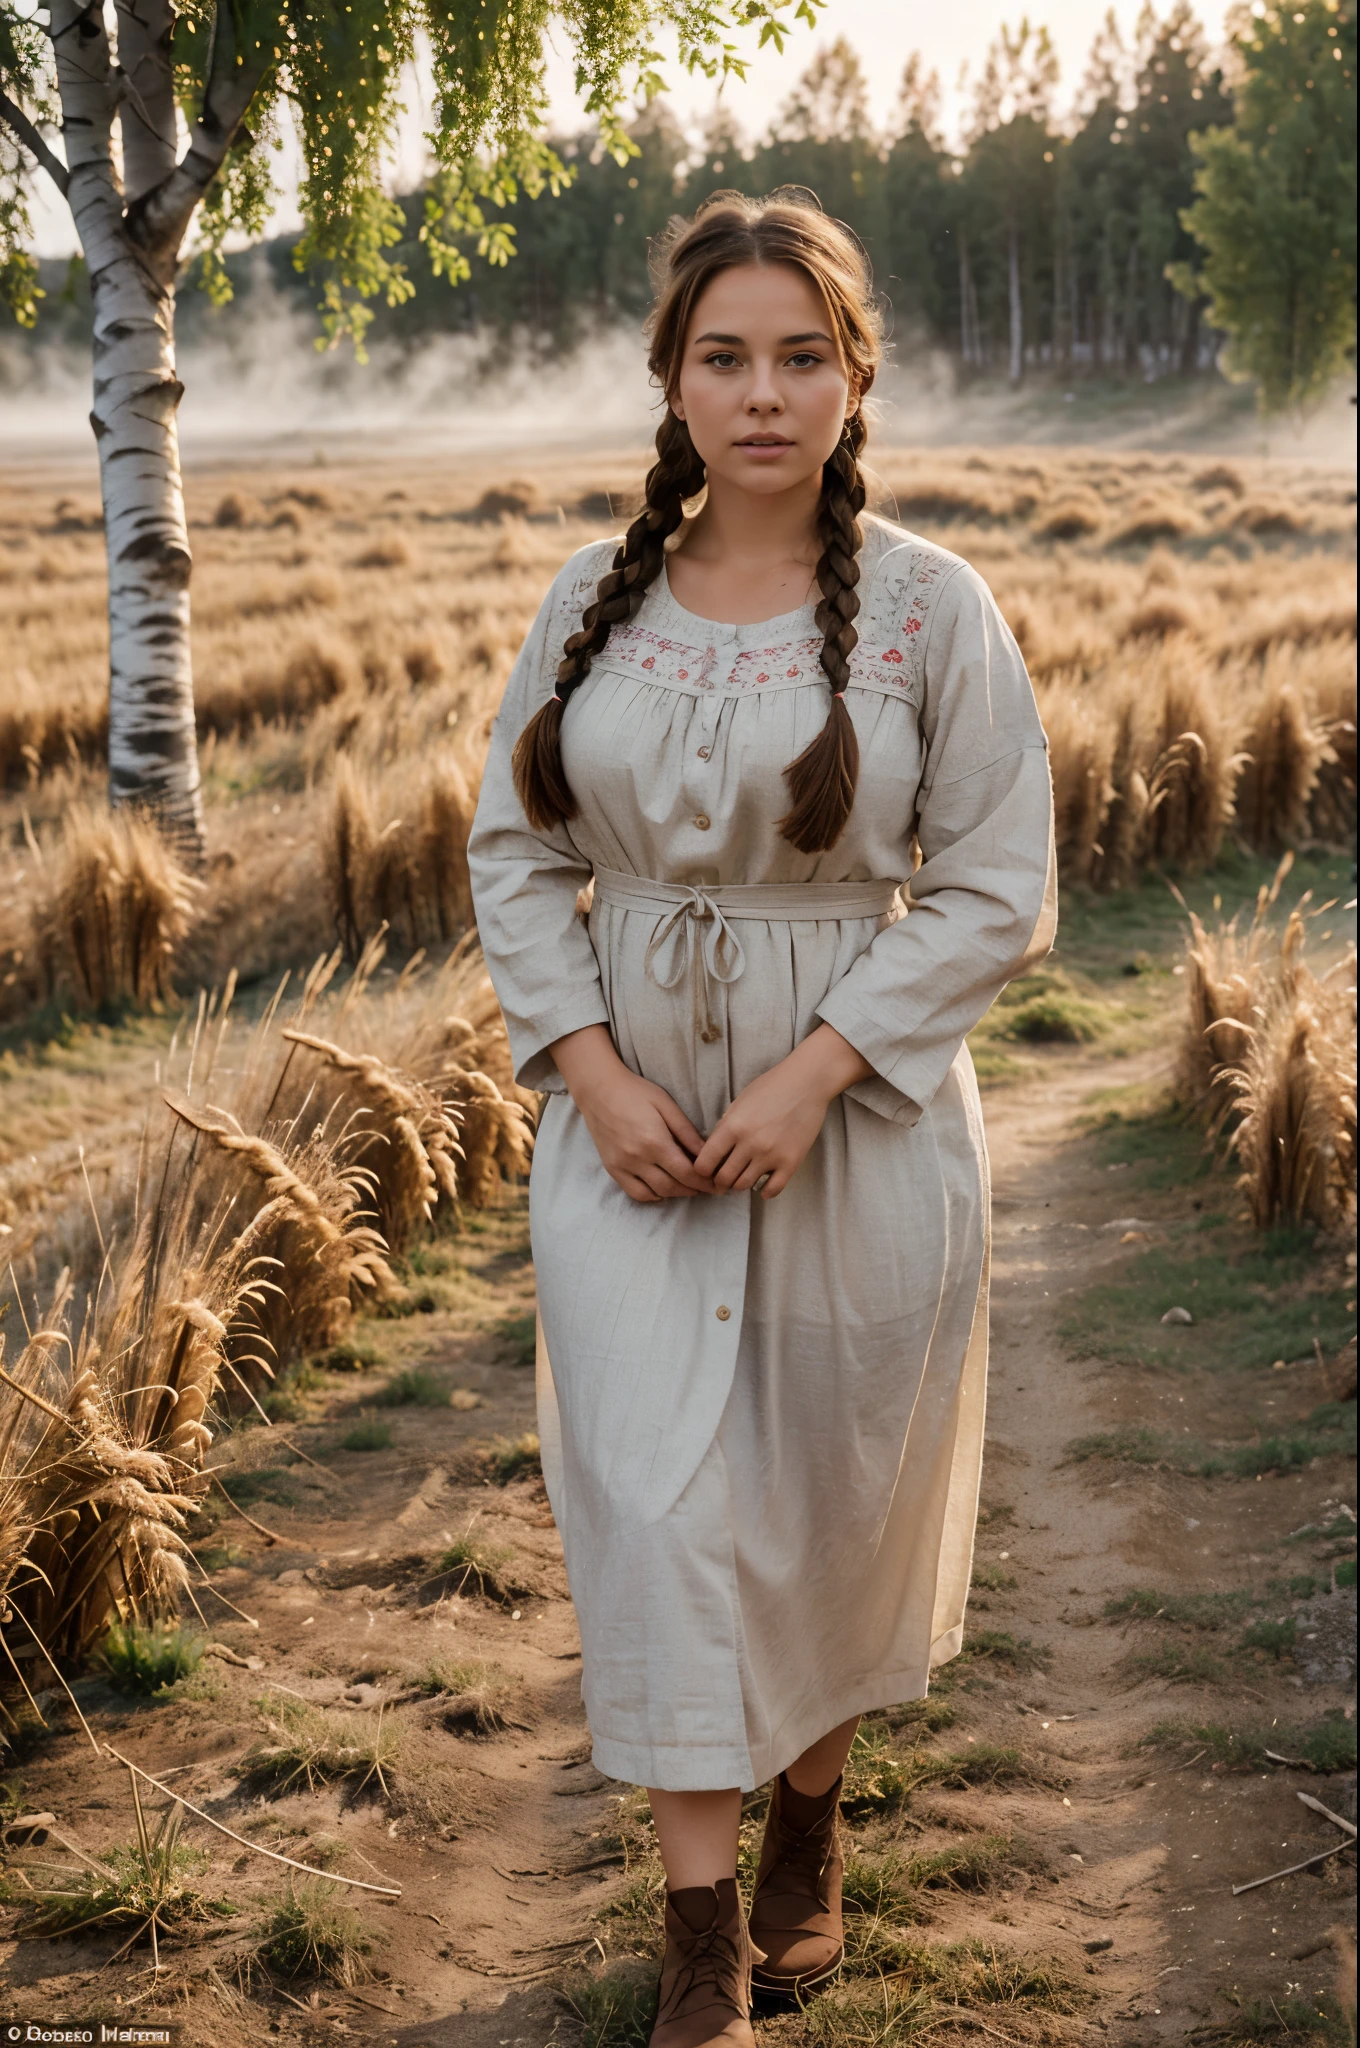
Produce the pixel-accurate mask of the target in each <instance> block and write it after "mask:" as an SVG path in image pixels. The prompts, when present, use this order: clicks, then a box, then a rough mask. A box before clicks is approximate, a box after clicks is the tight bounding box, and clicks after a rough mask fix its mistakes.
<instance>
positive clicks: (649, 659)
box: [642, 654, 656, 668]
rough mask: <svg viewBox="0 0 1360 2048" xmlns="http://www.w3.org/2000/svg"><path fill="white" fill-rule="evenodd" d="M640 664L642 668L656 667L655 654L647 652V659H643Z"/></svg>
mask: <svg viewBox="0 0 1360 2048" xmlns="http://www.w3.org/2000/svg"><path fill="white" fill-rule="evenodd" d="M642 666H643V667H644V668H655V667H656V656H655V655H654V654H649V655H648V656H647V659H646V660H645V661H644V662H643V664H642Z"/></svg>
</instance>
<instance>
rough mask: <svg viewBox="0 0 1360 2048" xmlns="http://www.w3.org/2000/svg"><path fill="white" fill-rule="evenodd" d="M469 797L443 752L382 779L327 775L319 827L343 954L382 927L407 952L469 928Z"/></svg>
mask: <svg viewBox="0 0 1360 2048" xmlns="http://www.w3.org/2000/svg"><path fill="white" fill-rule="evenodd" d="M473 809H474V799H473V796H472V793H471V791H470V790H469V788H468V782H467V778H466V776H465V775H464V773H463V771H462V769H461V768H460V766H459V764H458V762H457V760H456V759H455V758H454V757H453V755H452V754H450V753H447V752H446V753H444V754H443V755H441V756H437V757H436V758H435V759H434V760H432V761H426V762H423V763H418V764H416V765H412V764H410V763H404V762H403V763H399V764H398V765H397V767H396V768H395V769H393V770H390V771H389V772H388V773H387V774H386V775H385V776H382V777H378V776H374V775H367V776H365V775H364V774H363V772H362V771H361V770H360V769H358V768H357V767H356V766H355V764H354V763H353V762H352V761H348V760H343V759H342V761H341V762H340V765H339V767H338V769H337V770H336V775H335V781H334V784H333V787H332V793H331V805H330V815H329V817H328V819H327V821H326V838H325V867H326V883H327V888H328V891H329V895H330V907H331V913H332V915H333V917H334V919H335V926H336V930H337V931H338V932H339V934H340V936H341V938H342V940H343V941H344V944H345V946H346V949H347V950H348V952H349V954H350V957H351V958H353V959H357V957H358V955H359V953H360V952H361V951H362V949H363V946H364V942H365V941H366V940H367V939H369V938H371V937H372V936H373V934H374V933H375V932H376V931H378V930H380V929H382V928H390V929H391V930H392V931H393V932H394V933H395V934H396V935H397V937H398V938H399V939H400V940H401V941H402V942H403V944H404V946H405V949H406V951H407V952H414V951H415V949H416V948H417V947H418V946H425V945H434V944H437V943H438V942H439V941H440V940H441V939H452V938H457V937H458V936H459V935H460V934H461V933H462V932H464V931H466V929H467V927H468V926H469V925H470V924H471V922H472V888H471V883H470V881H469V877H468V864H467V845H468V834H469V832H470V831H471V829H472V813H473Z"/></svg>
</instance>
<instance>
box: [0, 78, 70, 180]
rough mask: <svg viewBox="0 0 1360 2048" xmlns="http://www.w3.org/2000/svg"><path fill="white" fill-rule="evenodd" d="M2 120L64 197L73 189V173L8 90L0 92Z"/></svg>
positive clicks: (0, 117) (0, 116) (0, 118)
mask: <svg viewBox="0 0 1360 2048" xmlns="http://www.w3.org/2000/svg"><path fill="white" fill-rule="evenodd" d="M0 121H3V122H4V123H5V124H6V126H7V127H9V128H12V129H13V131H14V133H15V134H16V135H17V136H18V138H19V140H20V142H22V143H23V145H24V148H25V149H27V150H29V151H31V153H32V154H33V155H34V156H35V157H36V158H37V160H38V162H39V163H40V164H41V165H42V167H43V169H44V170H45V171H46V173H47V175H48V177H49V178H50V179H51V180H52V183H53V184H54V185H55V186H56V188H57V190H58V192H60V193H61V195H62V198H63V199H64V198H65V197H66V196H67V194H68V192H69V191H70V189H71V173H70V172H69V171H68V170H67V168H66V166H65V164H64V163H63V162H62V160H61V158H60V157H59V156H58V155H57V153H56V151H55V150H54V149H53V148H51V146H50V145H49V144H48V143H46V142H44V141H43V139H42V136H41V135H40V134H39V133H38V131H37V129H36V128H35V127H34V126H33V123H32V122H31V121H30V120H29V118H28V115H27V114H26V113H25V112H24V110H23V108H22V107H16V106H15V104H14V101H13V100H12V99H11V98H10V96H9V94H8V93H6V92H0Z"/></svg>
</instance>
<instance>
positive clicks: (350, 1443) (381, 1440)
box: [340, 1421, 392, 1451]
mask: <svg viewBox="0 0 1360 2048" xmlns="http://www.w3.org/2000/svg"><path fill="white" fill-rule="evenodd" d="M340 1448H341V1450H342V1451H390V1450H391V1448H392V1430H391V1426H390V1425H389V1424H388V1423H386V1422H377V1421H371V1422H360V1423H358V1424H357V1425H356V1426H355V1428H353V1429H352V1430H350V1432H349V1433H348V1435H347V1436H343V1437H341V1439H340Z"/></svg>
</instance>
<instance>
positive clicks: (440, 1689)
mask: <svg viewBox="0 0 1360 2048" xmlns="http://www.w3.org/2000/svg"><path fill="white" fill-rule="evenodd" d="M416 1684H417V1685H418V1686H419V1688H420V1690H421V1691H422V1692H424V1693H426V1694H428V1695H430V1696H432V1697H433V1696H437V1695H439V1694H447V1695H449V1698H448V1703H447V1705H446V1706H445V1709H444V1726H445V1727H446V1728H448V1729H450V1730H451V1731H453V1732H454V1733H458V1734H468V1735H498V1734H500V1732H501V1731H502V1730H503V1729H505V1728H509V1727H510V1726H511V1725H512V1723H511V1721H510V1717H509V1713H508V1711H507V1710H508V1708H509V1705H510V1702H511V1700H512V1699H513V1697H514V1694H515V1684H514V1681H513V1679H511V1678H508V1677H507V1676H506V1674H505V1672H504V1671H502V1669H501V1667H500V1665H499V1664H487V1663H484V1662H483V1661H482V1660H481V1659H479V1658H473V1659H471V1660H469V1661H465V1662H461V1663H457V1662H454V1661H453V1660H451V1659H449V1658H447V1657H435V1658H432V1659H431V1660H430V1662H429V1663H428V1664H427V1665H426V1666H425V1669H424V1670H423V1671H422V1672H421V1674H420V1676H419V1677H418V1678H417V1679H416Z"/></svg>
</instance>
